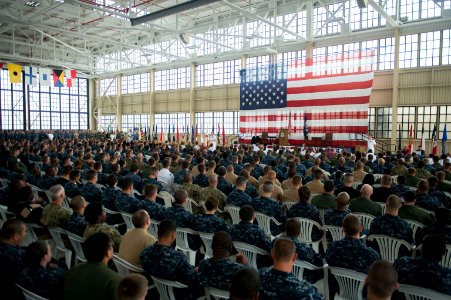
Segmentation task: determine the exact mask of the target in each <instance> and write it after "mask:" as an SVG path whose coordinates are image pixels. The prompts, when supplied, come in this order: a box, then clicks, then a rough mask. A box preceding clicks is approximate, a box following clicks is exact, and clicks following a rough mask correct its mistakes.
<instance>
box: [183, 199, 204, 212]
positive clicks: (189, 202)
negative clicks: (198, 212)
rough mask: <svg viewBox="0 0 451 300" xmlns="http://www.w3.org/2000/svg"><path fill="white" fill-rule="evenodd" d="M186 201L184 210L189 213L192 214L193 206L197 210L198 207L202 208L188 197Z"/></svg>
mask: <svg viewBox="0 0 451 300" xmlns="http://www.w3.org/2000/svg"><path fill="white" fill-rule="evenodd" d="M186 200H187V201H186V202H187V203H186V206H185V209H186V211H189V212H190V213H193V206H194V207H196V208H199V207H201V208H203V206H202V204H200V203H197V202H196V201H194V200H193V199H191V198H189V197H188V198H187V199H186Z"/></svg>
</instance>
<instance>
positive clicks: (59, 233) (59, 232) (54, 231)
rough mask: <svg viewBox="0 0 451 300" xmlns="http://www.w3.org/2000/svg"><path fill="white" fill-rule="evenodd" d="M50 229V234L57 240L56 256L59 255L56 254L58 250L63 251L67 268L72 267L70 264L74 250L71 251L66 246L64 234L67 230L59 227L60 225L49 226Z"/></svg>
mask: <svg viewBox="0 0 451 300" xmlns="http://www.w3.org/2000/svg"><path fill="white" fill-rule="evenodd" d="M48 229H49V232H50V235H51V236H52V238H53V241H54V242H55V246H56V249H55V251H54V252H55V253H54V257H58V256H57V255H56V254H57V251H58V250H59V251H61V252H63V253H64V259H65V261H66V265H67V268H68V269H70V264H71V261H72V251H70V250H69V249H67V248H66V245H65V244H64V241H63V236H65V235H67V233H66V230H64V229H61V228H58V227H49V228H48Z"/></svg>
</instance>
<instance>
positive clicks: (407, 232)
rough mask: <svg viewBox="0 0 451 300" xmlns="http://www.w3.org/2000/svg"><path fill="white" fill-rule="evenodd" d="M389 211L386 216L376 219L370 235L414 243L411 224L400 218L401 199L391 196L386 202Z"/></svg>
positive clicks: (372, 224) (372, 223)
mask: <svg viewBox="0 0 451 300" xmlns="http://www.w3.org/2000/svg"><path fill="white" fill-rule="evenodd" d="M386 207H387V211H386V213H385V215H383V216H379V217H376V218H375V219H374V220H373V221H372V222H371V225H370V232H369V234H370V235H372V234H383V235H388V236H391V237H393V238H395V239H400V240H405V241H406V242H408V243H410V244H412V243H413V232H412V228H411V227H410V225H409V223H407V222H406V221H404V220H403V219H401V218H400V217H399V216H398V210H399V208H401V199H399V197H398V196H396V195H390V196H388V198H387V201H386Z"/></svg>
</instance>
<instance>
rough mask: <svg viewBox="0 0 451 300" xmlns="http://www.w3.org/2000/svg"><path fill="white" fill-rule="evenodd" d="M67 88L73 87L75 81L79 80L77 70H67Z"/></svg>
mask: <svg viewBox="0 0 451 300" xmlns="http://www.w3.org/2000/svg"><path fill="white" fill-rule="evenodd" d="M64 73H65V75H66V86H67V87H72V86H73V85H74V83H75V79H76V78H77V71H76V70H66V71H65V72H64Z"/></svg>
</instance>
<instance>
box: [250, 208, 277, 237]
mask: <svg viewBox="0 0 451 300" xmlns="http://www.w3.org/2000/svg"><path fill="white" fill-rule="evenodd" d="M255 218H256V219H257V222H258V226H259V227H260V228H262V229H263V231H264V232H265V234H266V236H268V237H269V238H270V239H271V240H273V239H275V238H276V237H275V236H273V235H272V233H271V222H273V223H274V224H276V225H277V226H280V225H282V223H280V222H279V221H277V220H276V218H274V217H270V216H267V215H265V214H262V213H259V212H255Z"/></svg>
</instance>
